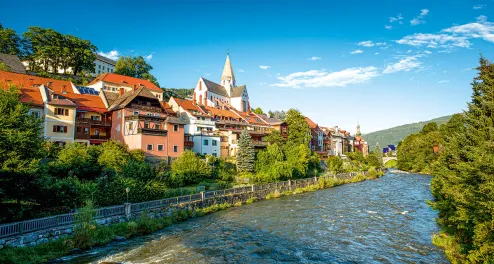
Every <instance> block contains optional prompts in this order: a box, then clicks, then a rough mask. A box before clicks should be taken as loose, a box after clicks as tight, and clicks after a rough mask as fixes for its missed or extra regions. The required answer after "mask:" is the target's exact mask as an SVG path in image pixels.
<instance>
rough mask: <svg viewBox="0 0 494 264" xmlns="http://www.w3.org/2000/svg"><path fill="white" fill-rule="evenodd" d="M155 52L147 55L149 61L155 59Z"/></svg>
mask: <svg viewBox="0 0 494 264" xmlns="http://www.w3.org/2000/svg"><path fill="white" fill-rule="evenodd" d="M153 54H154V52H153V53H151V54H149V55H147V56H146V60H148V61H150V60H152V59H153Z"/></svg>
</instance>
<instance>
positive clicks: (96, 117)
mask: <svg viewBox="0 0 494 264" xmlns="http://www.w3.org/2000/svg"><path fill="white" fill-rule="evenodd" d="M91 120H93V121H100V120H101V117H99V116H91Z"/></svg>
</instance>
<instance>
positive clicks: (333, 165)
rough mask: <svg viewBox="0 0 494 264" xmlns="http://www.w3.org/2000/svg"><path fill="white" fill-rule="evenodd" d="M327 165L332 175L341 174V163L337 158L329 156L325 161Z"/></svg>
mask: <svg viewBox="0 0 494 264" xmlns="http://www.w3.org/2000/svg"><path fill="white" fill-rule="evenodd" d="M326 163H327V164H328V170H329V171H331V172H333V173H336V174H338V173H341V172H343V161H342V160H341V158H340V157H338V156H329V157H328V159H327V160H326Z"/></svg>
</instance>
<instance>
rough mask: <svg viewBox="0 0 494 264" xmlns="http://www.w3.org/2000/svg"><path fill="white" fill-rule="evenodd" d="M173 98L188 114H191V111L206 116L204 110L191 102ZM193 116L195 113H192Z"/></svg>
mask: <svg viewBox="0 0 494 264" xmlns="http://www.w3.org/2000/svg"><path fill="white" fill-rule="evenodd" d="M172 98H173V99H174V100H175V102H176V103H177V104H178V105H179V106H180V107H182V108H183V109H184V110H185V111H187V112H189V113H190V111H191V110H193V111H197V112H199V113H200V114H203V115H204V111H202V109H201V108H200V107H199V106H197V105H195V104H194V102H192V101H191V100H186V99H180V98H175V97H172ZM170 99H171V98H170ZM191 114H193V113H191Z"/></svg>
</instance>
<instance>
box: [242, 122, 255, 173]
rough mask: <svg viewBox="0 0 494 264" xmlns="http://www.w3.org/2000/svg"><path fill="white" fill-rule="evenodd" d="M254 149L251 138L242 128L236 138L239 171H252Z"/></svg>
mask: <svg viewBox="0 0 494 264" xmlns="http://www.w3.org/2000/svg"><path fill="white" fill-rule="evenodd" d="M255 155H256V153H255V150H254V145H253V144H252V138H251V137H250V136H249V134H248V133H247V131H246V130H243V131H242V133H241V134H240V138H239V140H238V152H237V170H238V171H239V172H254V162H255Z"/></svg>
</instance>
